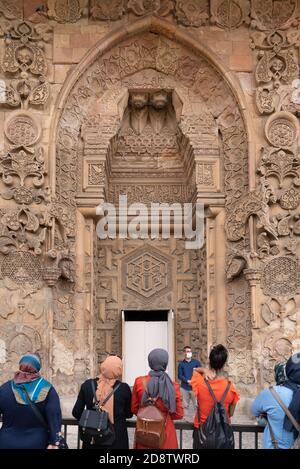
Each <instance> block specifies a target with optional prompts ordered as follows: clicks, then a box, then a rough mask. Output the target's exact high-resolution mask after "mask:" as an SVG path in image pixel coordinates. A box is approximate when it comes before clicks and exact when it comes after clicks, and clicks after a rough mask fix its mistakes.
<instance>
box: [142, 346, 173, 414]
mask: <svg viewBox="0 0 300 469" xmlns="http://www.w3.org/2000/svg"><path fill="white" fill-rule="evenodd" d="M168 361H169V354H168V352H167V351H166V350H163V349H159V348H158V349H154V350H152V352H150V353H149V355H148V363H149V366H150V368H151V371H150V373H149V375H150V376H151V379H150V381H148V383H147V389H146V390H145V392H144V394H143V397H142V405H146V404H147V400H148V399H149V397H151V398H153V399H155V398H156V397H160V398H161V399H162V401H163V403H164V404H165V406H166V407H167V408H168V409H169V411H170V412H171V413H175V411H176V392H175V387H174V384H173V381H172V380H171V378H170V376H169V375H168V373H166V369H167V366H168Z"/></svg>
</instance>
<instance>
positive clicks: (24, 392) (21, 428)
mask: <svg viewBox="0 0 300 469" xmlns="http://www.w3.org/2000/svg"><path fill="white" fill-rule="evenodd" d="M40 369H41V362H40V358H39V357H38V356H37V355H34V354H27V355H24V356H23V357H22V358H21V360H20V362H19V370H18V371H17V372H16V373H15V374H14V378H13V379H12V380H10V381H7V382H6V383H4V384H3V385H2V386H1V387H0V415H2V419H3V425H2V428H1V430H0V449H46V448H48V449H56V448H57V442H58V440H59V434H60V429H61V409H60V402H59V397H58V395H57V392H56V391H55V389H54V387H53V386H52V385H51V384H50V383H49V382H48V381H46V380H45V379H44V378H42V376H41V375H40ZM30 401H31V402H32V403H34V405H35V406H36V408H37V409H38V411H39V413H40V414H41V416H42V418H43V419H44V421H45V422H46V423H47V424H48V430H47V428H46V427H45V426H44V425H43V424H42V422H41V420H40V419H39V418H38V416H37V415H36V413H35V412H34V410H33V408H32V405H31V404H30Z"/></svg>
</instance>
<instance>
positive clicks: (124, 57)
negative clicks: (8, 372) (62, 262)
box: [50, 16, 253, 384]
mask: <svg viewBox="0 0 300 469" xmlns="http://www.w3.org/2000/svg"><path fill="white" fill-rule="evenodd" d="M133 92H139V93H148V94H149V93H150V94H151V93H154V92H160V93H161V92H164V93H167V94H169V95H172V105H173V110H174V113H175V117H176V123H177V129H178V130H179V131H180V132H181V134H182V142H181V143H182V146H183V147H184V148H181V150H182V155H183V161H184V163H185V170H186V171H185V172H184V174H183V176H182V177H178V174H177V173H176V171H175V172H174V174H173V180H172V177H171V178H169V179H168V180H166V179H164V178H162V179H161V182H160V184H154V183H153V181H152V184H151V183H149V181H148V179H149V171H150V170H149V168H148V170H147V171H148V172H147V171H145V167H143V165H142V166H141V168H140V172H139V174H138V177H137V179H135V178H132V180H131V181H128V180H127V179H126V175H128V171H127V172H126V171H124V168H123V173H122V171H120V172H119V174H118V176H116V174H113V173H114V171H113V170H112V168H113V166H112V164H111V163H113V160H114V157H115V156H116V155H115V153H114V152H115V148H114V143H115V141H116V136H117V135H119V132H120V128H121V127H122V122H123V120H124V115H125V114H126V109H127V106H128V103H129V102H130V101H129V97H130V94H131V93H133ZM249 133H250V129H249V119H248V118H247V119H246V118H245V107H244V106H243V97H242V93H241V91H240V89H239V86H238V85H237V84H236V83H235V82H234V81H233V80H232V79H231V76H230V74H229V73H228V72H227V71H226V70H225V69H224V67H222V66H221V65H220V64H219V63H218V60H216V58H215V57H214V56H213V54H212V53H210V52H209V51H208V50H207V49H206V48H205V47H203V46H202V45H200V44H199V43H198V42H196V41H195V39H192V38H191V37H190V36H189V35H187V34H185V33H183V32H182V31H180V30H178V29H176V28H175V27H174V26H172V25H171V24H169V23H168V22H167V21H163V20H161V19H158V18H156V17H155V16H153V17H147V18H144V19H142V20H139V21H137V22H136V23H133V24H132V25H131V26H130V27H128V29H120V30H117V31H116V32H115V34H114V35H111V36H110V37H109V38H106V39H105V40H102V41H101V42H100V43H99V44H98V45H97V46H96V47H95V48H94V49H93V50H92V51H91V52H90V53H89V54H88V55H87V56H86V57H85V58H84V59H83V61H82V62H81V63H80V64H79V65H78V67H77V68H76V69H75V70H74V72H73V73H72V74H71V76H70V77H69V78H68V80H67V82H66V84H65V86H64V87H63V89H62V92H61V94H60V97H59V100H58V103H57V105H56V116H55V119H54V123H53V134H52V138H51V141H52V142H53V145H52V148H51V158H50V160H51V161H52V162H53V164H54V161H55V167H56V168H55V169H56V170H55V171H52V174H55V178H53V180H52V186H53V188H54V189H55V193H56V197H57V201H58V203H59V204H60V205H61V206H63V207H64V209H65V210H66V212H67V213H68V215H69V217H68V228H69V235H68V239H69V245H70V251H71V252H72V255H73V256H74V259H75V262H76V266H77V287H76V294H75V295H74V297H73V298H72V302H73V305H74V309H75V310H76V319H75V324H76V325H75V330H77V338H78V350H76V356H77V357H78V359H80V357H82V359H83V360H84V361H85V363H86V364H87V366H88V367H89V369H90V371H91V373H93V372H94V370H95V367H96V365H97V362H98V358H101V355H102V354H104V353H105V352H119V353H120V351H121V343H122V341H121V339H122V338H121V309H124V308H132V304H133V303H132V302H131V301H132V300H129V301H128V304H126V303H125V302H124V301H123V300H124V298H127V297H126V295H127V296H128V295H129V297H130V295H131V292H132V289H131V292H130V293H128V285H126V282H125V286H124V278H123V281H122V276H121V277H120V275H119V273H120V272H122V266H124V265H126V262H127V260H128V259H131V260H132V259H133V260H136V259H139V258H140V255H142V256H143V255H148V256H149V255H151V256H152V258H155V257H156V258H157V257H160V259H161V260H162V259H167V260H166V261H164V260H162V262H166V263H168V262H169V265H170V267H169V268H170V271H172V273H173V279H175V281H174V285H172V290H170V295H171V296H170V300H169V302H168V305H165V306H164V307H166V308H167V309H172V308H173V309H174V311H175V313H177V312H178V301H177V296H178V295H173V296H174V297H176V300H174V299H172V298H171V297H172V292H175V291H176V292H178V291H179V292H182V295H181V298H180V302H181V304H182V314H181V316H179V317H178V321H177V326H176V327H177V328H178V329H177V352H178V353H179V351H180V347H181V346H182V345H185V344H186V343H187V342H189V343H190V342H192V343H195V344H196V348H197V349H198V350H199V351H200V350H201V352H202V353H203V356H205V354H206V347H207V343H209V344H210V343H213V342H216V341H219V342H224V343H225V342H226V343H227V344H228V345H229V348H231V350H232V353H231V365H232V366H231V369H232V373H233V375H234V376H236V377H237V378H238V379H239V380H240V381H242V382H244V383H245V384H249V383H250V382H253V377H252V369H251V360H249V353H250V351H251V336H250V334H249V333H248V332H247V330H246V331H245V333H241V325H242V327H245V324H249V323H250V325H251V319H250V304H249V292H248V286H247V284H246V282H245V281H244V280H243V279H242V280H241V279H239V280H237V281H233V282H231V283H230V284H226V278H225V271H226V256H229V255H230V253H231V251H232V250H235V251H236V250H237V251H238V250H239V249H240V250H243V248H244V246H245V243H247V240H246V237H244V238H243V240H242V241H236V242H231V241H229V240H226V235H225V230H224V224H225V223H226V217H227V214H229V213H230V212H231V210H232V207H234V205H235V203H236V201H238V200H239V199H240V198H241V197H242V196H243V195H244V194H246V193H247V190H248V189H249V171H248V169H249V168H248V166H249V160H248V150H249V141H250V140H251V139H250V138H249ZM142 140H143V139H142ZM120 158H121V157H120ZM184 158H186V159H185V160H184ZM125 160H126V155H125ZM127 161H128V160H127ZM150 162H151V158H150ZM119 163H120V159H119ZM117 166H118V165H117ZM183 166H184V165H183ZM119 167H122V164H121V163H120V164H119ZM130 168H132V165H131V166H130V165H127V169H130ZM125 169H126V161H125ZM173 169H174V167H173ZM168 170H172V166H171V167H170V168H168ZM150 173H151V171H150ZM251 174H252V173H251V167H250V175H251ZM152 175H153V174H152ZM153 177H154V178H155V175H154V176H153ZM118 178H119V179H118ZM143 178H144V179H143ZM184 178H185V179H184ZM124 179H126V184H125V191H128V190H129V189H130V191H131V193H133V194H134V197H137V194H140V193H142V194H145V193H146V194H155V200H156V201H158V202H160V201H161V202H163V201H164V200H165V201H167V199H168V198H170V197H173V196H174V193H176V198H177V200H178V199H180V202H186V201H194V202H195V201H197V200H198V201H202V202H203V203H204V205H205V207H206V217H207V218H206V245H205V249H204V250H202V251H201V252H198V253H197V255H196V254H194V255H195V256H196V257H194V258H193V254H191V253H186V252H184V250H183V249H182V246H180V245H178V244H177V243H175V241H174V239H173V240H172V239H171V240H169V242H168V245H167V246H161V247H160V246H157V245H156V246H155V245H151V243H148V244H147V243H145V242H142V245H136V246H134V247H132V246H129V243H126V241H123V240H115V241H114V242H113V243H110V242H109V241H107V243H106V244H105V243H101V242H99V241H98V240H97V237H96V234H95V222H96V207H97V206H98V205H99V203H100V202H104V201H107V200H109V199H111V200H113V198H114V197H116V196H117V195H119V194H120V193H122V191H123V189H124ZM250 183H251V178H250ZM250 185H251V184H250ZM122 186H123V189H122ZM150 186H151V187H150ZM134 187H135V188H134ZM53 239H55V235H53ZM126 244H128V246H126ZM140 244H141V243H140ZM152 244H153V243H152ZM165 244H166V243H165ZM233 245H234V246H233ZM233 248H234V249H233ZM151 251H152V254H151ZM153 253H154V254H153ZM131 256H133V258H132V257H131ZM199 265H201V268H199ZM201 269H202V270H201ZM199 282H200V283H199ZM179 285H180V287H179ZM129 290H130V288H129ZM137 293H138V294H139V295H140V292H135V293H134V295H133V296H132V298H133V297H134V298H137ZM140 296H143V295H140ZM179 296H180V295H179ZM120 298H122V299H121V300H120ZM140 299H141V298H140ZM152 299H153V298H151V297H150V299H149V298H148V299H147V301H148V300H149V301H148V303H149V302H151V300H152ZM120 301H121V303H120ZM142 301H143V302H144V304H145V296H144V297H143V299H142ZM180 302H179V303H180ZM146 303H147V302H146ZM161 307H162V305H160V308H161ZM155 308H157V306H155ZM246 329H247V327H246ZM70 340H72V338H71V335H70ZM79 344H80V345H79Z"/></svg>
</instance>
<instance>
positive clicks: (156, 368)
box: [131, 349, 184, 449]
mask: <svg viewBox="0 0 300 469" xmlns="http://www.w3.org/2000/svg"><path fill="white" fill-rule="evenodd" d="M168 361H169V355H168V352H167V351H166V350H163V349H155V350H152V352H150V353H149V355H148V363H149V367H150V372H149V374H148V375H147V376H139V377H138V378H136V380H135V383H134V386H133V391H132V401H131V411H132V413H133V414H137V413H138V411H139V409H140V408H141V407H144V406H145V405H147V401H148V400H149V398H150V399H155V406H156V407H157V408H158V409H159V410H160V411H161V413H162V414H163V416H164V417H165V433H166V438H165V441H164V444H163V446H162V449H177V448H178V442H177V436H176V430H175V426H174V423H173V421H174V420H180V419H182V418H183V414H184V411H183V407H182V401H181V395H180V387H179V384H177V383H175V382H173V381H172V380H171V378H170V376H169V375H168V373H167V372H166V369H167V366H168ZM135 448H137V449H143V448H145V447H144V446H142V445H141V444H135Z"/></svg>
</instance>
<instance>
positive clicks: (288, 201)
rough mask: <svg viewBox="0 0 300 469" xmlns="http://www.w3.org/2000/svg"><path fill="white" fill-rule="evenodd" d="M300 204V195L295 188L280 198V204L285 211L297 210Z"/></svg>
mask: <svg viewBox="0 0 300 469" xmlns="http://www.w3.org/2000/svg"><path fill="white" fill-rule="evenodd" d="M299 203H300V194H299V192H298V191H296V189H294V187H292V188H291V189H289V190H288V191H285V192H284V193H283V194H282V196H281V197H280V200H279V204H280V206H281V207H282V208H284V209H285V210H295V209H296V208H297V207H298V205H299Z"/></svg>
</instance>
